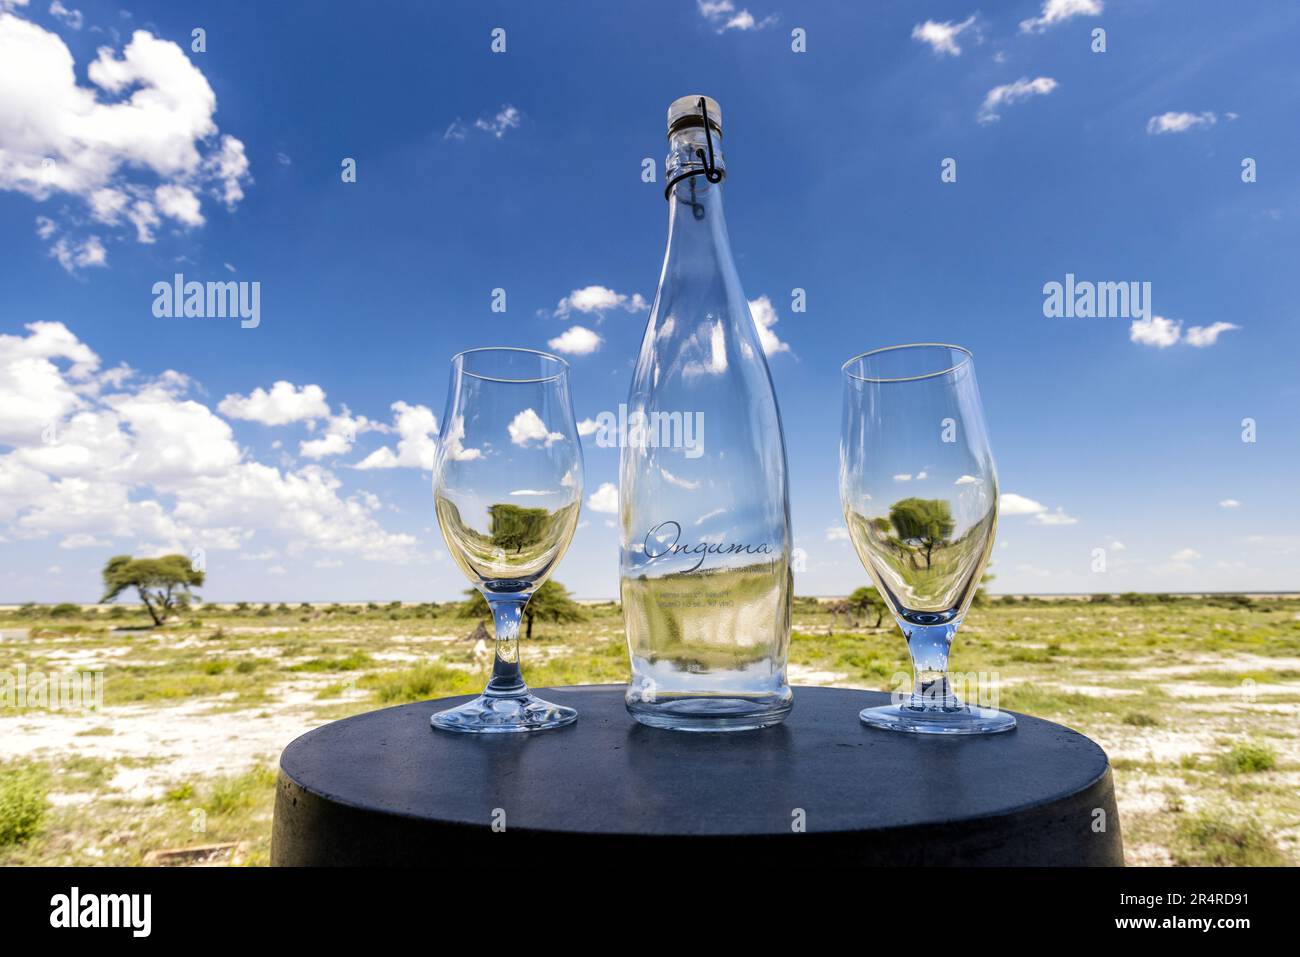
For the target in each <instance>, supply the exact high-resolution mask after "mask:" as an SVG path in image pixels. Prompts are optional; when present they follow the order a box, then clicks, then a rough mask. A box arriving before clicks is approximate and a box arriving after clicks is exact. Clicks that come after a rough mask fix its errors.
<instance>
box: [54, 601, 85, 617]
mask: <svg viewBox="0 0 1300 957" xmlns="http://www.w3.org/2000/svg"><path fill="white" fill-rule="evenodd" d="M49 614H50V617H51V618H79V617H81V606H80V605H74V604H72V602H69V601H64V602H59V604H57V605H55V606H54V607H53V608H51V609H50V612H49Z"/></svg>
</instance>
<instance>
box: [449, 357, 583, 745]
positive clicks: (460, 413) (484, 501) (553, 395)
mask: <svg viewBox="0 0 1300 957" xmlns="http://www.w3.org/2000/svg"><path fill="white" fill-rule="evenodd" d="M433 495H434V504H435V507H436V509H437V513H438V524H439V525H440V526H441V527H442V535H443V538H444V539H446V542H447V548H448V550H449V551H450V552H451V556H452V558H453V559H455V561H456V564H457V565H459V566H460V569H461V571H463V572H464V573H465V575H466V576H467V577H468V578H469V580H470V581H471V582H472V583H473V584H474V585H475V586H476V587H477V588H478V589H479V591H480V592H482V594H483V597H484V598H485V599H486V600H487V603H488V606H489V607H490V608H491V609H492V618H493V623H494V626H495V629H496V654H495V656H494V659H493V664H492V678H491V680H490V681H488V685H487V688H486V689H485V690H484V692H483V694H482V695H480V696H479V697H477V698H475V699H474V700H473V701H470V702H467V703H466V704H463V705H460V706H459V707H456V708H451V709H449V710H446V711H440V712H438V713H437V714H435V715H433V717H432V718H431V719H430V720H431V722H432V724H433V726H434V727H435V728H441V729H443V730H445V731H470V732H509V731H538V730H541V729H544V728H558V727H561V726H563V725H566V724H570V723H572V722H573V721H574V720H576V719H577V717H578V713H577V712H576V711H575V710H574V709H573V708H568V707H565V706H563V705H557V704H552V703H551V702H549V701H543V700H542V699H541V698H538V697H537V696H536V695H534V694H532V692H530V691H529V690H528V686H527V685H526V684H524V679H523V675H522V674H521V672H520V668H519V622H520V619H521V617H522V616H523V612H524V607H525V606H526V605H527V604H528V599H529V598H530V597H532V594H533V592H535V591H536V590H537V589H538V588H539V587H541V585H542V583H543V582H545V581H546V579H547V578H549V577H550V575H551V572H552V571H554V569H555V566H556V565H558V564H559V562H560V559H561V558H562V557H563V556H564V552H565V550H566V549H567V548H568V547H569V542H570V541H571V540H572V539H573V532H574V529H575V528H576V527H577V524H578V511H579V509H580V508H581V506H582V446H581V444H580V443H579V441H578V427H577V425H576V423H575V422H574V417H573V402H572V399H571V397H570V395H569V366H568V363H566V362H565V361H564V360H563V359H560V358H557V357H556V356H552V355H547V354H546V353H544V352H534V351H532V350H529V349H472V350H470V351H469V352H462V353H461V354H460V355H458V356H456V357H455V358H454V359H452V363H451V385H450V388H449V391H448V397H447V408H446V411H445V413H444V415H443V420H442V429H441V433H440V436H439V442H438V453H437V459H436V462H435V466H434V479H433Z"/></svg>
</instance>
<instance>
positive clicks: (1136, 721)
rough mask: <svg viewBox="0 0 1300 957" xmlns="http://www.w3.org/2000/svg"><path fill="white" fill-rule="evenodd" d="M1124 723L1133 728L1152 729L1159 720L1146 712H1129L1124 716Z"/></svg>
mask: <svg viewBox="0 0 1300 957" xmlns="http://www.w3.org/2000/svg"><path fill="white" fill-rule="evenodd" d="M1124 723H1125V724H1128V725H1132V726H1133V727H1135V728H1154V727H1155V726H1156V725H1158V724H1159V723H1160V719H1159V718H1157V717H1156V716H1155V715H1153V714H1151V713H1150V712H1147V711H1130V712H1129V713H1128V714H1126V715H1124Z"/></svg>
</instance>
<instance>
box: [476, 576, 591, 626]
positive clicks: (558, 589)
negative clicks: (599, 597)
mask: <svg viewBox="0 0 1300 957" xmlns="http://www.w3.org/2000/svg"><path fill="white" fill-rule="evenodd" d="M465 594H466V595H468V596H469V597H468V599H467V600H466V601H465V602H464V604H462V605H461V607H460V613H461V616H462V617H465V618H490V617H492V610H491V609H490V608H488V603H487V600H486V599H485V598H484V597H483V595H482V593H481V592H479V590H478V589H477V588H470V589H467V590H466V591H465ZM534 619H536V620H537V621H541V622H550V623H552V624H556V625H564V624H568V623H570V622H576V621H586V620H587V613H586V612H585V611H583V609H582V606H581V605H579V604H578V603H577V602H576V601H574V600H573V599H572V598H571V597H570V596H569V590H568V589H567V588H565V587H564V586H563V585H561V584H560V583H559V582H557V581H548V582H544V583H543V584H542V587H541V588H539V589H537V591H535V592H533V597H532V598H531V599H529V602H528V605H527V607H525V608H524V638H526V639H528V638H532V637H533V620H534Z"/></svg>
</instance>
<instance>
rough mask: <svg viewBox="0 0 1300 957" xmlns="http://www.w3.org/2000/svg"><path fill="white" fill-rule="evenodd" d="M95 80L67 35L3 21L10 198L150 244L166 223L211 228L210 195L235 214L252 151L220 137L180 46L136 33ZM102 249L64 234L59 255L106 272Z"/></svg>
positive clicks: (72, 264)
mask: <svg viewBox="0 0 1300 957" xmlns="http://www.w3.org/2000/svg"><path fill="white" fill-rule="evenodd" d="M60 9H64V8H62V7H61V6H60ZM66 12H68V13H69V14H71V13H73V12H75V11H66ZM56 15H57V14H56ZM85 76H86V78H87V79H88V80H89V83H90V85H88V86H82V85H80V84H79V83H78V82H77V64H76V62H75V61H74V60H73V57H72V53H71V51H70V50H69V49H68V47H67V45H66V44H65V43H64V42H63V40H62V39H61V38H60V37H59V36H58V35H57V34H54V33H51V32H50V31H48V30H45V29H43V28H41V27H40V26H38V25H36V24H34V23H31V22H29V21H27V20H24V19H22V18H20V17H17V16H14V15H13V14H10V13H0V190H8V191H11V192H18V193H22V194H24V195H27V196H30V197H31V198H33V199H35V200H37V201H40V202H44V201H46V200H48V199H50V198H52V197H55V196H69V197H74V198H76V199H79V200H81V201H82V202H83V203H84V206H85V210H86V212H87V213H88V215H89V217H90V219H92V220H94V221H96V222H98V223H100V224H102V225H104V226H118V225H124V226H130V227H132V228H134V231H135V236H136V239H137V240H138V241H140V242H152V241H153V238H154V231H155V230H156V229H157V228H158V227H159V226H160V225H161V224H162V223H163V221H164V220H171V221H173V222H175V223H177V224H178V225H180V226H182V227H187V228H189V227H194V226H197V225H199V224H201V223H202V222H203V214H202V212H201V200H200V199H199V196H200V194H201V193H202V192H204V191H206V192H208V193H210V194H211V195H213V196H214V197H215V198H216V199H217V200H218V201H220V202H222V203H224V204H226V205H227V206H233V205H234V204H235V203H237V202H238V201H239V200H240V199H241V198H242V197H243V195H244V194H243V186H244V184H246V183H247V182H248V181H249V167H248V160H247V158H246V156H245V155H244V146H243V143H241V142H240V141H239V140H237V139H235V138H234V137H233V136H230V135H228V134H226V135H223V134H222V133H221V131H220V130H219V129H218V127H217V124H216V122H215V121H214V119H213V117H214V115H215V113H216V109H217V98H216V94H215V93H213V91H212V87H211V86H210V85H209V83H208V81H207V79H206V78H205V77H204V75H203V73H202V71H200V70H199V68H198V67H196V66H195V65H194V64H193V63H191V62H190V60H189V59H188V58H187V57H186V55H185V53H184V52H183V51H182V50H181V48H180V47H179V46H178V45H176V44H175V43H173V42H171V41H169V40H162V39H159V38H158V37H155V36H154V35H153V34H152V33H150V32H148V31H146V30H137V31H136V32H135V33H134V34H132V37H131V39H130V41H129V42H128V43H127V44H126V46H125V47H124V48H123V50H122V51H121V53H120V55H119V54H118V53H117V52H116V51H114V50H113V49H112V48H110V47H101V48H100V49H99V51H98V55H97V57H96V58H95V59H94V60H93V61H91V62H90V63H89V64H88V65H86V67H85ZM47 218H48V217H47ZM75 218H76V217H75V216H74V217H73V219H74V221H75ZM51 221H52V220H51ZM44 231H45V232H46V233H47V236H46V238H48V237H49V236H52V235H53V232H54V230H52V229H50V228H49V227H44ZM92 241H93V244H92ZM60 244H61V245H60ZM103 250H104V246H103V243H102V241H101V240H100V238H99V237H98V236H91V237H90V238H89V239H87V238H86V237H84V236H73V237H69V236H67V235H66V234H65V235H64V236H62V237H61V238H60V240H59V241H58V243H57V244H56V245H55V248H54V250H53V252H52V254H53V255H54V256H55V257H56V258H57V259H58V260H59V262H60V263H61V264H62V265H64V267H65V268H69V269H76V268H81V267H83V266H98V265H103V264H104V263H105V261H106V256H105V254H104V251H103Z"/></svg>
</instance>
